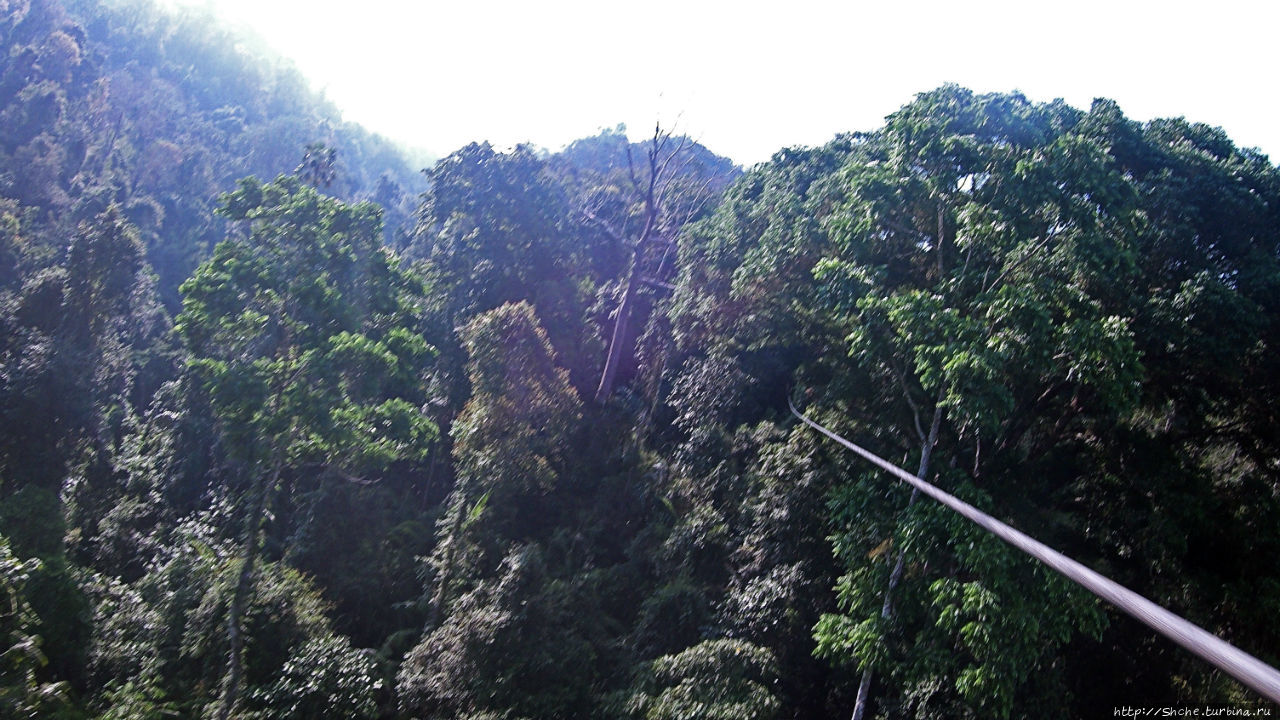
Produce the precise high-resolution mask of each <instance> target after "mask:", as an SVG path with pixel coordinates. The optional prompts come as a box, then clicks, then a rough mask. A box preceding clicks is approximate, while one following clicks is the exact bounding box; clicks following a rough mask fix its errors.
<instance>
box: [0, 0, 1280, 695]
mask: <svg viewBox="0 0 1280 720" xmlns="http://www.w3.org/2000/svg"><path fill="white" fill-rule="evenodd" d="M250 45H251V43H248V42H247V41H244V40H243V39H241V38H237V37H236V36H234V35H232V34H230V33H228V32H227V31H224V30H222V29H220V28H219V27H218V26H217V24H216V23H212V22H210V20H209V18H207V17H201V16H173V15H169V14H165V13H163V12H160V11H159V10H157V9H156V8H155V7H153V6H151V5H149V4H147V3H145V2H135V1H133V0H129V1H127V2H126V1H120V2H98V1H97V0H65V1H60V0H30V1H26V0H8V1H7V2H5V0H0V49H2V50H3V52H2V53H0V631H2V632H0V717H5V718H7V717H14V718H21V717H51V718H67V719H75V720H80V719H88V718H97V719H102V720H107V719H113V720H114V719H124V718H131V719H144V718H145V719H152V718H155V719H158V718H168V717H184V718H185V717H190V718H219V719H223V718H309V719H310V718H422V719H424V720H425V719H429V718H470V719H471V720H482V719H483V720H497V719H500V718H505V719H508V720H517V719H519V718H525V719H528V720H536V719H542V718H547V719H550V718H584V719H585V718H633V719H636V720H639V719H644V720H661V719H673V720H674V719H676V718H682V719H683V718H708V719H710V718H726V719H727V718H735V719H736V718H746V719H754V720H767V719H771V718H777V719H781V718H797V719H798V718H843V717H849V716H850V714H851V713H852V712H853V707H854V704H855V698H856V697H857V696H858V694H859V688H860V686H862V688H863V689H864V693H865V695H866V696H867V698H869V701H868V703H869V704H868V707H869V710H868V713H867V715H866V716H865V717H867V718H872V717H880V718H899V717H913V718H939V719H942V718H987V717H998V718H1021V717H1060V718H1075V717H1097V716H1107V717H1110V716H1111V715H1112V712H1113V708H1114V707H1119V706H1124V705H1127V706H1134V705H1144V704H1145V705H1174V704H1178V703H1195V704H1205V703H1224V704H1231V703H1236V704H1253V703H1255V702H1256V701H1257V700H1256V696H1254V695H1253V694H1251V692H1250V691H1247V690H1245V689H1244V688H1243V687H1241V686H1240V685H1238V684H1236V683H1235V681H1233V680H1231V679H1230V678H1228V677H1226V676H1224V675H1223V674H1221V673H1220V672H1217V671H1214V670H1212V669H1211V668H1210V667H1209V666H1208V665H1206V664H1204V663H1203V662H1201V661H1199V660H1197V659H1196V658H1194V657H1193V656H1191V655H1188V654H1186V653H1184V652H1183V651H1181V650H1179V649H1178V648H1176V647H1175V646H1173V645H1172V644H1171V643H1169V642H1167V641H1165V640H1163V639H1160V638H1158V637H1157V636H1156V635H1155V634H1154V633H1153V632H1151V631H1150V630H1148V629H1146V628H1145V627H1144V626H1142V625H1139V624H1138V623H1137V622H1136V621H1133V620H1130V619H1128V618H1127V617H1126V616H1123V615H1120V614H1119V613H1118V612H1117V611H1115V610H1114V609H1113V608H1111V607H1110V606H1107V605H1105V604H1103V603H1101V602H1100V601H1098V600H1096V599H1094V598H1093V597H1092V596H1091V595H1089V594H1087V593H1086V592H1084V591H1083V590H1080V589H1079V588H1076V587H1075V586H1073V585H1071V584H1070V583H1069V582H1068V581H1066V580H1064V579H1062V578H1060V577H1059V576H1057V575H1055V574H1054V573H1053V572H1051V571H1049V570H1047V569H1045V568H1044V567H1042V566H1039V565H1037V564H1035V563H1034V562H1033V561H1031V560H1029V559H1027V558H1025V557H1023V556H1022V555H1020V554H1019V553H1018V552H1017V551H1015V550H1012V549H1011V548H1009V547H1008V546H1006V545H1004V544H1002V543H1001V542H1000V541H998V540H996V539H994V538H992V537H990V536H988V535H986V534H984V533H983V532H982V531H981V530H980V529H978V528H976V527H975V526H973V525H971V524H968V523H967V522H966V521H964V520H963V519H961V518H959V517H957V516H955V515H953V514H951V513H950V512H949V511H947V510H945V509H943V508H941V507H940V506H938V505H936V504H934V503H932V502H931V501H928V500H925V499H921V500H918V501H917V500H916V498H915V497H914V496H913V495H912V494H911V493H910V491H909V490H907V489H904V488H903V487H902V486H900V484H898V483H896V482H895V481H893V480H892V479H890V478H888V477H887V476H884V475H883V474H881V473H878V472H876V471H873V470H872V469H871V468H870V467H869V466H867V465H865V464H863V463H862V462H861V461H859V460H858V459H857V458H855V457H853V456H852V455H850V454H848V453H844V452H843V451H841V449H840V448H839V447H838V446H835V445H833V444H831V443H829V442H827V441H826V440H824V439H823V438H822V437H821V436H820V435H817V434H816V433H814V432H812V431H811V430H809V429H808V428H807V427H805V426H803V425H800V424H798V423H796V422H795V420H794V419H793V417H792V415H791V413H790V412H789V410H788V399H792V400H793V401H794V402H795V403H796V404H797V405H800V406H801V407H803V408H804V409H805V410H806V412H808V413H810V414H811V415H812V416H814V417H815V418H817V419H818V420H819V421H820V422H822V423H824V424H825V425H827V426H829V427H831V428H832V429H834V430H836V431H837V432H839V433H841V434H843V435H845V436H846V437H849V438H851V439H853V440H855V441H857V442H859V443H861V444H863V445H865V446H867V447H869V448H871V449H872V450H874V451H876V452H878V453H880V454H881V455H883V456H885V457H887V458H889V459H891V460H893V461H894V462H897V463H898V464H900V465H902V466H903V467H906V468H909V469H912V470H915V469H917V468H918V469H919V470H920V476H921V477H925V478H928V479H930V480H931V481H933V482H935V483H936V484H938V485H939V486H941V487H943V488H944V489H946V490H947V491H948V492H951V493H953V494H955V495H957V496H958V497H960V498H962V499H965V500H967V501H969V502H971V503H973V504H975V505H977V506H979V507H981V508H984V509H986V510H987V511H988V512H990V513H991V514H993V515H995V516H997V517H1000V518H1002V519H1004V520H1006V521H1008V522H1009V523H1010V524H1012V525H1014V526H1016V527H1018V528H1020V529H1022V530H1023V531H1025V532H1027V533H1029V534H1031V535H1034V536H1035V537H1037V538H1039V539H1041V540H1043V541H1045V542H1046V543H1048V544H1049V545H1052V546H1054V547H1056V548H1058V549H1060V550H1062V551H1064V552H1065V553H1066V554H1068V555H1070V556H1072V557H1074V558H1077V559H1079V560H1081V561H1082V562H1084V563H1085V564H1087V565H1089V566H1090V567H1093V568H1095V569H1096V570H1098V571H1099V572H1102V573H1103V574H1105V575H1107V576H1109V577H1111V578H1113V579H1115V580H1117V581H1119V582H1121V583H1123V584H1125V585H1127V586H1128V587H1131V588H1133V589H1135V590H1137V591H1138V592H1141V593H1142V594H1144V595H1146V596H1148V597H1150V598H1151V599H1152V600H1154V601H1156V602H1158V603H1160V604H1161V605H1164V606H1166V607H1168V608H1170V609H1171V610H1173V611H1175V612H1177V613H1178V614H1180V615H1183V616H1185V617H1187V618H1189V619H1191V620H1192V621H1194V622H1196V623H1198V624H1200V625H1202V626H1203V627H1205V628H1206V629H1208V630H1210V631H1211V632H1213V633H1215V634H1218V635H1220V636H1222V637H1224V638H1225V639H1227V640H1229V641H1230V642H1232V643H1235V644H1236V645H1238V646H1240V647H1241V648H1243V649H1245V650H1247V651H1249V652H1251V653H1253V654H1255V655H1257V656H1258V657H1260V658H1262V659H1263V660H1264V661H1266V662H1269V663H1272V664H1276V663H1277V662H1278V661H1280V627H1278V626H1277V625H1276V623H1275V622H1274V618H1275V617H1276V616H1277V614H1278V613H1280V566H1277V565H1276V563H1275V561H1274V558H1275V557H1277V555H1278V554H1280V521H1278V520H1277V518H1280V429H1278V428H1280V414H1278V412H1277V409H1276V405H1275V403H1274V402H1273V398H1275V397H1276V396H1277V394H1278V393H1280V356H1278V354H1277V349H1278V348H1280V170H1277V168H1276V166H1275V165H1273V164H1272V163H1271V162H1270V160H1269V159H1268V158H1266V157H1265V156H1262V155H1260V154H1259V153H1257V152H1255V151H1251V150H1242V149H1239V148H1237V147H1235V145H1234V144H1233V143H1232V141H1231V140H1230V138H1228V137H1227V136H1226V135H1225V134H1224V133H1223V132H1222V131H1220V130H1218V129H1215V128H1211V127H1207V126H1204V125H1198V124H1195V123H1192V122H1188V121H1184V120H1181V119H1175V120H1154V121H1150V122H1145V123H1139V122H1135V121H1132V120H1129V119H1127V118H1126V117H1125V116H1124V114H1123V113H1122V112H1121V110H1120V108H1118V107H1117V106H1116V104H1115V103H1112V102H1110V101H1106V100H1099V101H1096V102H1095V103H1094V104H1093V106H1092V107H1090V108H1089V109H1088V110H1087V111H1085V110H1080V109H1076V108H1072V107H1069V106H1067V105H1066V104H1063V103H1061V102H1055V103H1049V104H1040V103H1035V102H1031V101H1029V100H1028V99H1026V98H1025V97H1022V96H1021V95H1018V94H992V95H980V94H975V93H973V92H970V91H968V90H965V89H963V88H960V87H955V86H945V87H941V88H938V89H936V90H933V91H929V92H924V93H922V94H920V95H918V96H917V97H916V99H915V100H914V101H913V102H912V103H910V104H909V105H907V106H905V107H903V108H902V109H901V110H899V111H897V112H896V113H894V114H893V115H891V116H889V117H888V118H887V119H886V121H885V123H884V125H883V126H882V127H881V128H879V129H877V130H875V131H874V132H869V133H858V134H850V135H845V136H840V137H837V138H835V139H833V140H832V141H831V142H830V143H828V144H826V145H824V146H821V147H814V148H791V149H785V150H781V151H779V152H778V153H777V154H776V155H775V156H774V157H773V158H772V160H770V161H769V162H766V163H762V164H760V165H758V166H755V167H753V168H749V169H747V170H746V171H745V172H744V171H743V170H742V169H741V168H739V167H737V166H735V165H734V164H733V163H732V162H731V161H729V160H727V159H725V158H722V157H718V156H716V155H715V154H714V153H712V152H711V151H709V150H708V149H707V148H705V147H703V146H701V145H699V144H698V143H696V142H693V141H691V140H689V139H688V138H685V137H682V136H681V135H680V134H679V133H676V132H671V131H670V130H668V129H665V128H662V127H657V128H656V129H655V130H654V131H653V133H652V135H651V136H647V138H646V139H645V140H643V141H641V142H632V141H630V140H628V138H627V136H626V134H625V133H623V132H622V131H621V130H620V129H619V130H610V131H604V132H601V133H600V134H599V135H597V136H595V137H590V138H585V139H582V140H579V141H577V142H575V143H572V144H570V145H569V146H568V147H566V148H564V149H563V150H560V151H558V152H547V151H541V150H537V149H534V148H531V147H527V146H520V147H516V148H513V149H498V148H495V147H493V146H491V145H489V144H488V143H482V142H477V143H476V144H472V145H468V146H466V147H464V148H461V149H459V150H457V151H456V152H454V153H452V154H450V155H448V156H447V157H445V158H443V159H441V160H439V161H438V162H436V163H434V164H433V165H432V166H431V167H430V168H428V169H427V170H426V171H425V173H417V172H415V171H414V169H411V167H410V164H409V162H408V161H407V160H405V156H404V155H403V154H401V153H400V151H398V150H397V149H396V148H394V147H393V146H391V145H390V144H389V143H387V142H385V141H383V140H380V139H378V138H376V137H375V136H372V135H370V134H368V133H366V132H365V131H363V130H362V129H360V128H359V127H356V126H353V125H350V124H346V123H344V122H342V121H341V119H340V116H339V115H338V113H337V112H336V110H334V109H333V108H332V107H330V106H329V105H327V104H326V103H325V102H324V101H323V99H322V98H320V97H319V96H317V95H316V94H315V93H313V92H312V91H311V90H309V89H308V88H307V86H306V84H305V82H304V81H303V80H302V78H301V76H299V75H298V74H297V73H296V72H294V71H292V70H289V69H287V68H286V67H284V66H283V65H281V64H280V63H279V62H278V61H275V60H272V59H271V58H269V57H265V56H263V55H262V54H260V53H256V52H254V51H251V50H249V49H248V48H249V46H250ZM477 140H479V139H477Z"/></svg>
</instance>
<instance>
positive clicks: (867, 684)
mask: <svg viewBox="0 0 1280 720" xmlns="http://www.w3.org/2000/svg"><path fill="white" fill-rule="evenodd" d="M941 426H942V395H941V394H939V396H938V403H937V405H936V406H934V409H933V422H932V424H930V426H929V437H928V438H926V439H925V441H924V442H923V443H921V445H920V467H919V469H918V470H916V477H918V478H920V479H921V480H923V479H924V478H925V475H927V474H928V473H929V460H930V458H932V457H933V446H934V445H936V444H937V442H938V429H939V428H940V427H941ZM919 495H920V491H919V490H918V489H915V488H913V489H912V490H911V499H910V500H908V501H907V507H908V508H910V507H911V506H912V505H914V504H915V502H916V498H917V497H918V496H919ZM906 558H907V553H906V550H905V549H904V548H899V549H898V558H897V560H896V561H894V564H893V570H891V571H890V572H889V584H888V585H887V586H886V587H885V590H884V605H883V606H881V608H880V617H881V618H885V619H888V617H889V616H890V615H891V614H893V591H894V589H895V588H897V587H898V583H899V582H901V581H902V570H903V567H904V566H905V565H906ZM870 693H871V668H870V667H868V668H867V669H866V670H863V671H862V681H861V682H859V683H858V697H857V699H856V700H855V701H854V704H853V720H862V715H863V713H864V712H866V709H867V697H868V696H869V695H870Z"/></svg>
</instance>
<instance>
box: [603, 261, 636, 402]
mask: <svg viewBox="0 0 1280 720" xmlns="http://www.w3.org/2000/svg"><path fill="white" fill-rule="evenodd" d="M642 251H643V249H642V248H639V247H637V248H636V252H635V257H633V258H632V260H631V273H630V275H628V276H627V287H626V289H625V290H624V291H623V292H622V302H620V303H618V318H617V320H616V321H615V322H614V325H613V337H612V339H610V341H609V355H608V357H607V358H606V359H605V361H604V372H603V373H601V375H600V385H599V386H598V387H597V388H596V402H597V403H600V404H602V403H604V401H605V400H607V399H608V398H609V395H611V394H613V383H614V380H615V379H616V377H617V375H618V364H619V363H621V362H622V356H623V349H624V346H626V345H629V343H627V338H628V332H629V331H630V329H631V303H632V302H633V301H634V300H635V295H636V287H637V286H638V285H639V284H640V272H641V253H642Z"/></svg>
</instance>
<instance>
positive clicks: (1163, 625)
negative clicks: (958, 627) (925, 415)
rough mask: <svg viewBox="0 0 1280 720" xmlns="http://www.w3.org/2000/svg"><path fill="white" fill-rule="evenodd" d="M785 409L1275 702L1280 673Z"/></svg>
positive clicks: (1278, 698)
mask: <svg viewBox="0 0 1280 720" xmlns="http://www.w3.org/2000/svg"><path fill="white" fill-rule="evenodd" d="M787 405H789V406H790V407H791V413H792V414H793V415H795V416H796V417H798V418H800V420H801V421H803V422H804V423H805V424H806V425H808V426H809V427H811V428H813V429H814V430H817V431H818V432H820V433H822V434H823V435H826V436H827V437H829V438H831V439H832V440H835V441H836V442H838V443H840V444H841V445H843V446H844V447H845V448H847V449H849V450H852V451H853V452H855V453H857V454H858V455H860V456H862V458H863V459H865V460H867V461H869V462H871V463H872V464H874V465H877V466H879V467H880V468H881V469H882V470H884V471H886V472H888V473H890V474H892V475H894V476H895V477H897V478H898V479H899V480H902V481H903V482H906V483H908V484H910V485H911V486H912V487H915V488H917V489H918V490H920V492H922V493H924V494H926V495H928V496H929V497H932V498H933V499H934V500H937V501H938V502H940V503H942V504H943V505H946V506H947V507H949V508H951V509H952V510H954V511H956V512H957V513H960V514H961V515H963V516H965V517H966V518H968V519H970V520H972V521H973V522H974V523H976V524H978V525H979V526H981V527H982V528H984V529H985V530H986V531H987V532H990V533H991V534H992V535H995V536H996V537H998V538H1000V539H1001V540H1004V541H1005V542H1007V543H1009V544H1010V545H1012V546H1014V547H1016V548H1018V549H1019V550H1021V551H1023V552H1025V553H1027V554H1028V555H1030V556H1031V557H1033V558H1035V559H1037V560H1039V561H1040V562H1042V563H1044V564H1045V565H1048V566H1049V567H1051V568H1053V569H1054V570H1057V571H1058V572H1059V573H1060V574H1062V575H1063V576H1064V577H1066V578H1067V579H1068V580H1071V581H1073V582H1075V583H1076V584H1078V585H1080V586H1081V587H1083V588H1084V589H1086V590H1088V591H1089V592H1091V593H1093V594H1094V595H1097V596H1098V597H1100V598H1102V599H1103V600H1106V601H1107V602H1109V603H1111V604H1112V605H1115V606H1116V607H1117V608H1120V609H1121V610H1123V611H1124V612H1126V613H1128V614H1129V615H1131V616H1133V617H1134V618H1136V619H1137V620H1139V621H1141V622H1142V623H1143V624H1145V625H1146V626H1147V627H1149V628H1151V629H1152V630H1155V631H1156V632H1158V633H1160V634H1161V635H1164V636H1165V637H1167V638H1169V639H1170V640H1173V641H1174V642H1176V643H1178V644H1179V645H1181V646H1182V647H1184V648H1186V649H1187V650H1190V651H1191V652H1192V653H1195V654H1196V655H1198V656H1199V657H1200V658H1202V659H1204V660H1206V661H1208V662H1210V663H1212V664H1213V665H1214V666H1216V667H1217V668H1218V669H1220V670H1222V671H1223V672H1225V673H1227V674H1228V675H1230V676H1232V677H1234V678H1235V679H1237V680H1239V681H1240V682H1242V683H1244V684H1245V685H1247V686H1248V687H1250V688H1253V689H1254V690H1256V691H1257V692H1259V693H1260V694H1262V696H1263V697H1265V698H1267V699H1269V700H1271V701H1272V702H1275V703H1280V671H1277V670H1276V669H1275V668H1273V667H1271V666H1270V665H1267V664H1266V663H1264V662H1262V661H1261V660H1259V659H1258V658H1256V657H1254V656H1252V655H1250V654H1249V653H1247V652H1245V651H1243V650H1241V649H1240V648H1237V647H1236V646H1234V645H1232V644H1231V643H1228V642H1226V641H1225V640H1223V639H1221V638H1219V637H1217V636H1215V635H1213V634H1212V633H1209V632H1208V631H1206V630H1204V629H1202V628H1200V627H1198V626H1196V625H1195V624H1193V623H1191V622H1188V621H1187V620H1185V619H1183V618H1181V617H1179V616H1177V615H1174V614H1173V613H1171V612H1169V611H1168V610H1165V609H1164V608H1162V607H1160V606H1159V605H1157V604H1155V603H1153V602H1151V601H1150V600H1148V599H1146V598H1145V597H1143V596H1141V595H1139V594H1138V593H1136V592H1134V591H1132V590H1130V589H1129V588H1127V587H1125V586H1123V585H1121V584H1119V583H1117V582H1115V581H1113V580H1110V579H1108V578H1106V577H1103V576H1102V575H1099V574H1098V573H1096V572H1094V571H1092V570H1090V569H1089V568H1087V567H1085V566H1084V565H1081V564H1080V563H1078V562H1076V561H1075V560H1072V559H1071V558H1069V557H1067V556H1066V555H1063V554H1062V553H1060V552H1058V551H1057V550H1054V549H1053V548H1051V547H1049V546H1048V545H1045V544H1044V543H1042V542H1040V541H1039V540H1036V539H1034V538H1032V537H1030V536H1028V535H1024V534H1023V533H1021V532H1018V531H1017V530H1014V529H1013V528H1011V527H1009V526H1008V525H1005V524H1004V523H1002V522H1000V521H999V520H996V519H995V518H993V517H991V516H990V515H987V514H986V513H984V512H982V511H981V510H978V509H977V508H975V507H973V506H972V505H970V504H968V503H966V502H964V501H963V500H960V499H959V498H957V497H955V496H954V495H950V494H948V493H946V492H944V491H942V490H939V489H938V488H937V487H935V486H933V485H931V484H929V483H927V482H925V481H924V480H921V479H919V478H917V477H916V476H914V475H912V474H911V473H909V472H907V471H906V470H903V469H902V468H900V467H898V466H897V465H894V464H893V463H890V462H889V461H887V460H884V459H882V458H881V457H880V456H878V455H876V454H875V453H872V452H870V451H869V450H865V449H863V448H861V447H859V446H858V445H855V444H854V443H852V442H849V441H848V440H845V439H844V438H842V437H840V436H839V435H837V434H835V433H833V432H831V431H830V430H828V429H826V428H825V427H823V426H821V425H819V424H818V423H816V422H814V421H813V420H810V419H809V418H807V417H805V416H804V415H803V414H801V412H800V411H799V410H797V409H796V406H795V404H794V403H792V402H791V398H790V396H788V397H787Z"/></svg>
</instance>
